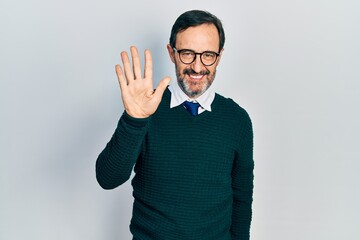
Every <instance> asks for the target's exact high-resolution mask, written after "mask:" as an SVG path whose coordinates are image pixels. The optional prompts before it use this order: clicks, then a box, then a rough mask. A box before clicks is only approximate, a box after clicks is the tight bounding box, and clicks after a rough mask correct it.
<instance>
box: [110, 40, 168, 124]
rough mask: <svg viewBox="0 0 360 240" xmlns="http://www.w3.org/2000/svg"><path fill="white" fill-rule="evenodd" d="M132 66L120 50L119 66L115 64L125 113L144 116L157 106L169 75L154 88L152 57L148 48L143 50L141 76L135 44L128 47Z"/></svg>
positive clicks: (135, 116) (125, 53) (137, 116)
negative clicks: (143, 67) (143, 59)
mask: <svg viewBox="0 0 360 240" xmlns="http://www.w3.org/2000/svg"><path fill="white" fill-rule="evenodd" d="M130 52H131V57H132V67H131V65H130V60H129V56H128V54H127V52H121V60H122V62H123V65H124V71H123V70H122V69H121V66H120V65H119V64H117V65H116V66H115V70H116V75H117V77H118V81H119V85H120V89H121V96H122V100H123V103H124V107H125V110H126V112H127V114H129V115H130V116H132V117H134V118H146V117H149V116H150V115H152V114H153V113H154V112H155V111H156V109H157V108H158V106H159V104H160V101H161V97H162V95H163V93H164V91H165V89H166V87H167V86H168V84H169V82H170V78H169V77H165V78H163V79H162V80H161V81H160V82H159V84H158V86H157V88H156V90H154V86H153V79H152V58H151V53H150V51H149V50H145V70H144V76H142V73H141V72H142V71H141V65H140V58H139V53H138V50H137V48H136V47H135V46H132V47H130ZM124 72H125V74H124Z"/></svg>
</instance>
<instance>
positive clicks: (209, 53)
mask: <svg viewBox="0 0 360 240" xmlns="http://www.w3.org/2000/svg"><path fill="white" fill-rule="evenodd" d="M204 57H206V58H213V57H215V54H214V53H212V52H205V53H204Z"/></svg>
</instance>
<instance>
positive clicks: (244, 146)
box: [231, 114, 254, 240]
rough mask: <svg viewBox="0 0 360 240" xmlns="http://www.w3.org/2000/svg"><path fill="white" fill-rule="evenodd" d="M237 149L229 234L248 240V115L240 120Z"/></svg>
mask: <svg viewBox="0 0 360 240" xmlns="http://www.w3.org/2000/svg"><path fill="white" fill-rule="evenodd" d="M242 124H243V125H242V130H241V133H240V139H239V140H240V142H239V149H238V151H237V154H236V157H235V160H234V165H233V170H232V188H233V214H232V225H231V234H232V239H233V240H249V239H250V224H251V218H252V207H251V205H252V200H253V198H252V196H253V180H254V175H253V169H254V160H253V130H252V124H251V120H250V118H249V116H248V115H247V114H246V118H245V120H244V121H242Z"/></svg>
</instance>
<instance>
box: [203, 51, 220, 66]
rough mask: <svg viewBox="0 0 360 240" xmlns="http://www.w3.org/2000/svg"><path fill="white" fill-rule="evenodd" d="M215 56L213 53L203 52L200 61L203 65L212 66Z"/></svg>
mask: <svg viewBox="0 0 360 240" xmlns="http://www.w3.org/2000/svg"><path fill="white" fill-rule="evenodd" d="M216 58H217V55H216V53H214V52H203V53H202V54H201V61H202V62H203V64H204V65H212V64H214V62H215V61H216Z"/></svg>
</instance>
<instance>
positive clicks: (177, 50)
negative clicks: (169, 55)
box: [173, 47, 220, 67]
mask: <svg viewBox="0 0 360 240" xmlns="http://www.w3.org/2000/svg"><path fill="white" fill-rule="evenodd" d="M173 49H174V51H176V52H178V53H179V59H180V61H181V62H182V63H183V64H192V63H193V62H195V60H196V55H200V61H201V63H202V64H203V65H204V66H207V67H209V66H212V65H214V63H216V60H217V58H218V57H219V55H220V53H217V52H213V51H204V52H202V53H198V52H195V51H194V50H191V49H176V48H175V47H174V48H173ZM184 51H189V52H193V53H194V59H193V60H192V61H191V62H189V63H186V62H184V61H183V60H182V59H181V52H184ZM204 53H213V54H215V55H216V57H215V60H214V62H213V63H212V64H205V63H204V62H203V60H202V56H203V54H204Z"/></svg>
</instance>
